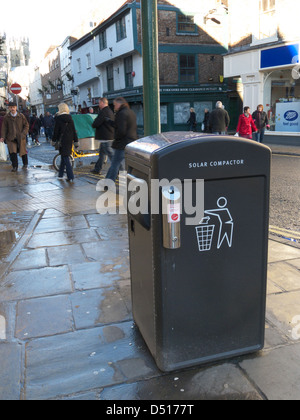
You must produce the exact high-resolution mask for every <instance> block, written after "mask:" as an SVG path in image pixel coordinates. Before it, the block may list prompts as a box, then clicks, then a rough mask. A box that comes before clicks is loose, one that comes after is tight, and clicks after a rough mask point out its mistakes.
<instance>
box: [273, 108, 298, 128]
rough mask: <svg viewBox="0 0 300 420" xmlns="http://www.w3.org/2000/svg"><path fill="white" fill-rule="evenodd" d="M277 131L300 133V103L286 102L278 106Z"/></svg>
mask: <svg viewBox="0 0 300 420" xmlns="http://www.w3.org/2000/svg"><path fill="white" fill-rule="evenodd" d="M275 130H276V131H286V132H289V133H297V132H300V102H284V103H279V104H277V105H276V127H275Z"/></svg>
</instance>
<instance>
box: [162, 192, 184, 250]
mask: <svg viewBox="0 0 300 420" xmlns="http://www.w3.org/2000/svg"><path fill="white" fill-rule="evenodd" d="M162 210H163V215H162V219H163V246H164V248H167V249H178V248H180V246H181V230H180V219H181V193H180V191H179V189H178V188H177V187H175V186H172V185H169V186H166V187H163V188H162Z"/></svg>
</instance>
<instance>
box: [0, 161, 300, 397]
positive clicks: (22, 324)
mask: <svg viewBox="0 0 300 420" xmlns="http://www.w3.org/2000/svg"><path fill="white" fill-rule="evenodd" d="M30 163H31V167H30V168H29V170H28V171H23V170H22V169H20V171H19V173H18V174H12V173H11V171H10V165H8V164H7V163H0V241H1V248H0V249H1V250H0V262H1V265H0V400H51V399H52V400H57V399H61V400H151V401H153V400H161V401H165V400H173V401H184V400H195V401H197V400H204V399H216V400H218V399H226V400H232V399H233V400H275V399H279V400H292V399H297V400H299V399H300V248H299V247H297V245H296V244H292V243H287V242H284V241H283V240H281V239H280V238H277V237H275V236H270V243H269V245H270V246H269V272H268V298H267V316H266V344H265V349H264V350H263V351H261V352H258V353H256V354H252V355H247V356H243V357H239V358H234V359H229V360H226V361H223V362H219V363H217V364H211V365H206V366H199V367H194V368H190V369H184V370H181V371H177V372H172V373H168V374H166V373H162V372H161V371H159V370H158V368H157V367H156V365H155V363H154V361H153V359H152V357H151V355H150V353H149V351H148V349H147V347H146V345H145V343H144V341H143V339H142V337H141V335H140V333H139V331H138V329H137V328H136V326H135V325H134V322H133V319H132V312H131V293H130V269H129V249H128V248H129V245H128V237H127V222H126V216H121V215H115V216H113V215H105V216H103V215H100V214H98V213H97V211H96V201H97V199H98V197H99V193H98V192H97V191H96V182H97V179H95V178H92V177H90V176H88V175H87V172H86V173H84V171H82V172H78V173H77V177H76V180H75V183H74V184H69V183H67V182H66V181H59V180H57V178H56V177H57V175H56V173H55V172H54V171H53V170H51V169H50V167H49V166H45V167H37V166H39V165H36V167H34V164H35V163H36V162H34V161H32V160H31V162H30Z"/></svg>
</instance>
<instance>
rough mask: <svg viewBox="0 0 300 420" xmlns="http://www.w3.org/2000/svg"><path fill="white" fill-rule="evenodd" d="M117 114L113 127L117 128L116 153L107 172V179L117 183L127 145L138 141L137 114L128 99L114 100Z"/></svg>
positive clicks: (114, 146)
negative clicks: (130, 106)
mask: <svg viewBox="0 0 300 420" xmlns="http://www.w3.org/2000/svg"><path fill="white" fill-rule="evenodd" d="M114 108H115V112H116V116H115V121H114V122H113V123H112V125H113V126H114V127H115V130H116V131H115V140H114V142H113V145H112V147H113V149H114V151H115V153H114V156H113V158H112V162H111V166H110V168H109V170H108V172H107V175H106V178H107V179H111V180H113V181H116V179H117V176H118V172H119V170H120V168H122V166H123V161H124V158H125V147H126V146H127V144H129V143H131V142H133V141H135V140H137V138H138V135H137V122H136V115H135V113H134V112H133V111H132V110H131V109H130V108H129V104H128V102H127V101H126V99H124V98H122V97H118V98H116V99H115V100H114Z"/></svg>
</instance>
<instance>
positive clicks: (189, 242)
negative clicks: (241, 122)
mask: <svg viewBox="0 0 300 420" xmlns="http://www.w3.org/2000/svg"><path fill="white" fill-rule="evenodd" d="M270 162H271V151H270V149H269V148H268V147H266V146H264V145H261V144H259V143H257V142H254V141H250V140H245V139H242V138H236V137H231V136H214V135H202V134H197V133H193V134H191V133H182V132H181V133H179V132H176V133H164V134H158V135H154V136H150V137H146V138H143V139H140V140H138V141H136V142H134V143H131V144H130V145H128V146H127V148H126V170H127V184H128V226H129V245H130V265H131V285H132V306H133V316H134V320H135V322H136V324H137V326H138V328H139V330H140V332H141V334H142V336H143V338H144V340H145V342H146V343H147V345H148V347H149V349H150V351H151V353H152V355H153V357H154V359H155V361H156V363H157V365H158V367H159V368H160V369H161V370H162V371H172V370H176V369H178V368H184V367H188V366H193V365H200V364H203V363H207V362H212V361H217V360H222V359H226V358H229V357H233V356H238V355H242V354H247V353H251V352H256V351H258V350H260V349H262V348H263V347H264V332H265V310H266V286H267V285H266V283H267V255H268V224H269V193H270ZM162 180H164V181H162ZM201 180H202V181H201ZM158 182H160V184H158ZM203 183H204V184H203ZM201 185H202V186H203V185H204V194H203V195H202V194H201ZM199 186H200V187H199ZM142 190H143V191H144V193H143V194H144V195H145V191H146V195H147V198H148V200H147V206H146V205H145V200H144V198H142V195H141V191H142ZM201 200H202V205H203V206H202V207H203V211H202V213H201V214H198V215H197V214H194V215H193V214H192V210H193V209H191V205H193V206H192V207H194V208H195V209H196V204H198V205H199V204H201ZM142 201H143V203H142ZM190 201H191V203H190V205H188V203H189V202H190ZM139 208H140V210H139ZM195 213H196V210H195ZM197 217H198V219H197ZM191 218H192V219H194V220H191Z"/></svg>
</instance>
